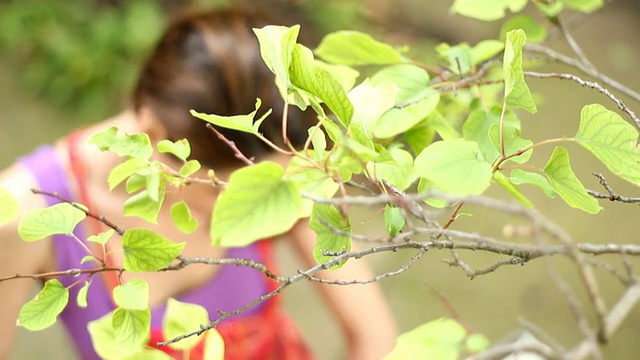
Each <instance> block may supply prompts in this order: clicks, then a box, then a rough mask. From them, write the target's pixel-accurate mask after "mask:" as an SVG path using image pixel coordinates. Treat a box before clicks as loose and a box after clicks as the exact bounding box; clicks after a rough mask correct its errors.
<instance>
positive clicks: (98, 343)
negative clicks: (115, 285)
mask: <svg viewBox="0 0 640 360" xmlns="http://www.w3.org/2000/svg"><path fill="white" fill-rule="evenodd" d="M87 330H88V331H89V335H90V336H91V343H92V345H93V349H94V350H95V351H96V353H97V354H98V355H100V357H101V358H102V359H126V358H128V357H129V356H133V355H134V354H135V353H137V352H138V351H141V350H142V349H143V347H142V346H138V347H137V348H135V349H126V348H121V347H120V342H119V341H118V340H117V339H116V333H115V330H114V328H113V312H110V313H108V314H106V315H104V316H103V317H101V318H99V319H97V320H94V321H90V322H89V323H88V324H87Z"/></svg>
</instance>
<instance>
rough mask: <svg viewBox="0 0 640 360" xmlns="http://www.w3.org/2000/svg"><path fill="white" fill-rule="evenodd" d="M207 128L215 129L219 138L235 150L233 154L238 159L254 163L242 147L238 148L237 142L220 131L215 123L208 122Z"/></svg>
mask: <svg viewBox="0 0 640 360" xmlns="http://www.w3.org/2000/svg"><path fill="white" fill-rule="evenodd" d="M207 128H208V129H209V130H211V131H213V133H214V134H216V136H217V137H218V139H220V140H222V142H224V143H225V144H227V146H229V148H231V150H233V154H234V155H235V157H236V158H237V159H239V160H240V161H242V162H243V163H245V164H247V165H253V161H252V160H251V159H249V158H248V157H247V156H246V155H245V154H243V153H242V151H240V149H238V147H237V146H236V143H235V142H233V141H231V140H229V139H227V138H226V137H225V136H224V135H223V134H222V133H221V132H220V131H218V129H216V128H215V127H214V126H213V125H211V124H209V123H207Z"/></svg>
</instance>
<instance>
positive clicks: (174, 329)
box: [162, 298, 209, 350]
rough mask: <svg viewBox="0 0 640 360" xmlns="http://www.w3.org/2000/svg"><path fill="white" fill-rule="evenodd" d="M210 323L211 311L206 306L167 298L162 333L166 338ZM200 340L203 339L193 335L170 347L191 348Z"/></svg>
mask: <svg viewBox="0 0 640 360" xmlns="http://www.w3.org/2000/svg"><path fill="white" fill-rule="evenodd" d="M208 323H209V313H208V312H207V309H205V308H204V307H202V306H200V305H196V304H188V303H184V302H180V301H178V300H175V299H172V298H169V299H168V300H167V310H166V312H165V315H164V319H163V320H162V333H163V335H164V337H165V339H173V338H175V337H177V336H180V335H183V334H186V333H188V332H190V331H193V330H194V329H198V328H200V326H201V325H204V324H208ZM200 340H202V339H201V338H200V337H198V336H192V337H188V338H186V339H183V340H180V341H178V342H177V343H173V344H170V345H169V347H170V348H172V349H176V350H190V349H192V348H194V347H195V346H196V345H197V344H198V343H199V342H200Z"/></svg>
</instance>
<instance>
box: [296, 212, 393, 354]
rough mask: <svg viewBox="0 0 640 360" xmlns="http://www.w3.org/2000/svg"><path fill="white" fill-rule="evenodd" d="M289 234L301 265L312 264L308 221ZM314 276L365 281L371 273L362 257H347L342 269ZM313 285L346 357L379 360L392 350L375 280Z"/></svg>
mask: <svg viewBox="0 0 640 360" xmlns="http://www.w3.org/2000/svg"><path fill="white" fill-rule="evenodd" d="M289 235H290V236H291V237H292V240H293V242H294V244H295V247H296V250H297V252H298V253H299V254H300V256H301V259H302V260H303V262H304V263H305V265H306V266H307V267H311V266H313V265H315V264H316V262H315V260H314V259H313V247H314V246H315V243H316V234H315V232H314V231H313V230H311V229H310V228H309V223H308V221H307V220H301V221H299V222H298V223H297V224H296V225H295V226H294V227H293V229H292V230H291V231H290V232H289ZM317 276H318V277H321V278H326V279H338V280H366V279H370V278H372V277H373V276H374V274H373V273H372V271H371V269H370V268H369V266H368V265H367V264H366V262H365V261H364V260H363V259H358V260H356V259H350V260H349V261H348V262H347V263H346V264H345V265H344V266H343V267H342V268H340V269H338V270H327V271H323V272H320V273H318V274H317ZM317 288H318V290H319V291H320V294H321V296H322V298H323V300H324V301H325V303H326V304H328V306H329V308H330V310H331V311H332V313H333V314H334V316H335V318H336V319H338V320H339V322H340V325H341V328H342V329H343V331H344V333H345V335H346V338H347V344H348V355H349V357H348V358H349V359H350V360H360V359H362V360H371V359H382V358H383V357H384V356H385V355H386V354H388V353H389V352H390V351H391V350H392V349H393V346H394V344H395V339H396V336H397V329H396V325H395V322H394V320H393V317H392V315H391V312H390V310H389V308H388V306H387V303H386V300H385V298H384V295H383V293H382V291H381V289H380V287H379V286H378V284H377V283H370V284H366V285H361V284H354V285H330V284H320V283H317Z"/></svg>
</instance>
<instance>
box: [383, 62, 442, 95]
mask: <svg viewBox="0 0 640 360" xmlns="http://www.w3.org/2000/svg"><path fill="white" fill-rule="evenodd" d="M429 80H430V78H429V73H427V71H426V70H424V69H422V68H420V67H418V66H415V65H413V64H396V65H391V66H387V67H385V68H384V69H382V70H380V71H378V72H377V73H375V74H374V75H373V76H372V77H371V84H373V85H378V84H380V83H383V82H388V81H391V82H393V83H395V84H396V85H398V90H399V91H398V94H397V95H396V96H395V100H396V103H395V104H396V105H401V104H404V103H406V102H408V101H412V100H416V99H418V98H419V97H420V95H419V93H420V92H422V91H424V90H425V89H426V88H428V87H429V85H430V84H429Z"/></svg>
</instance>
